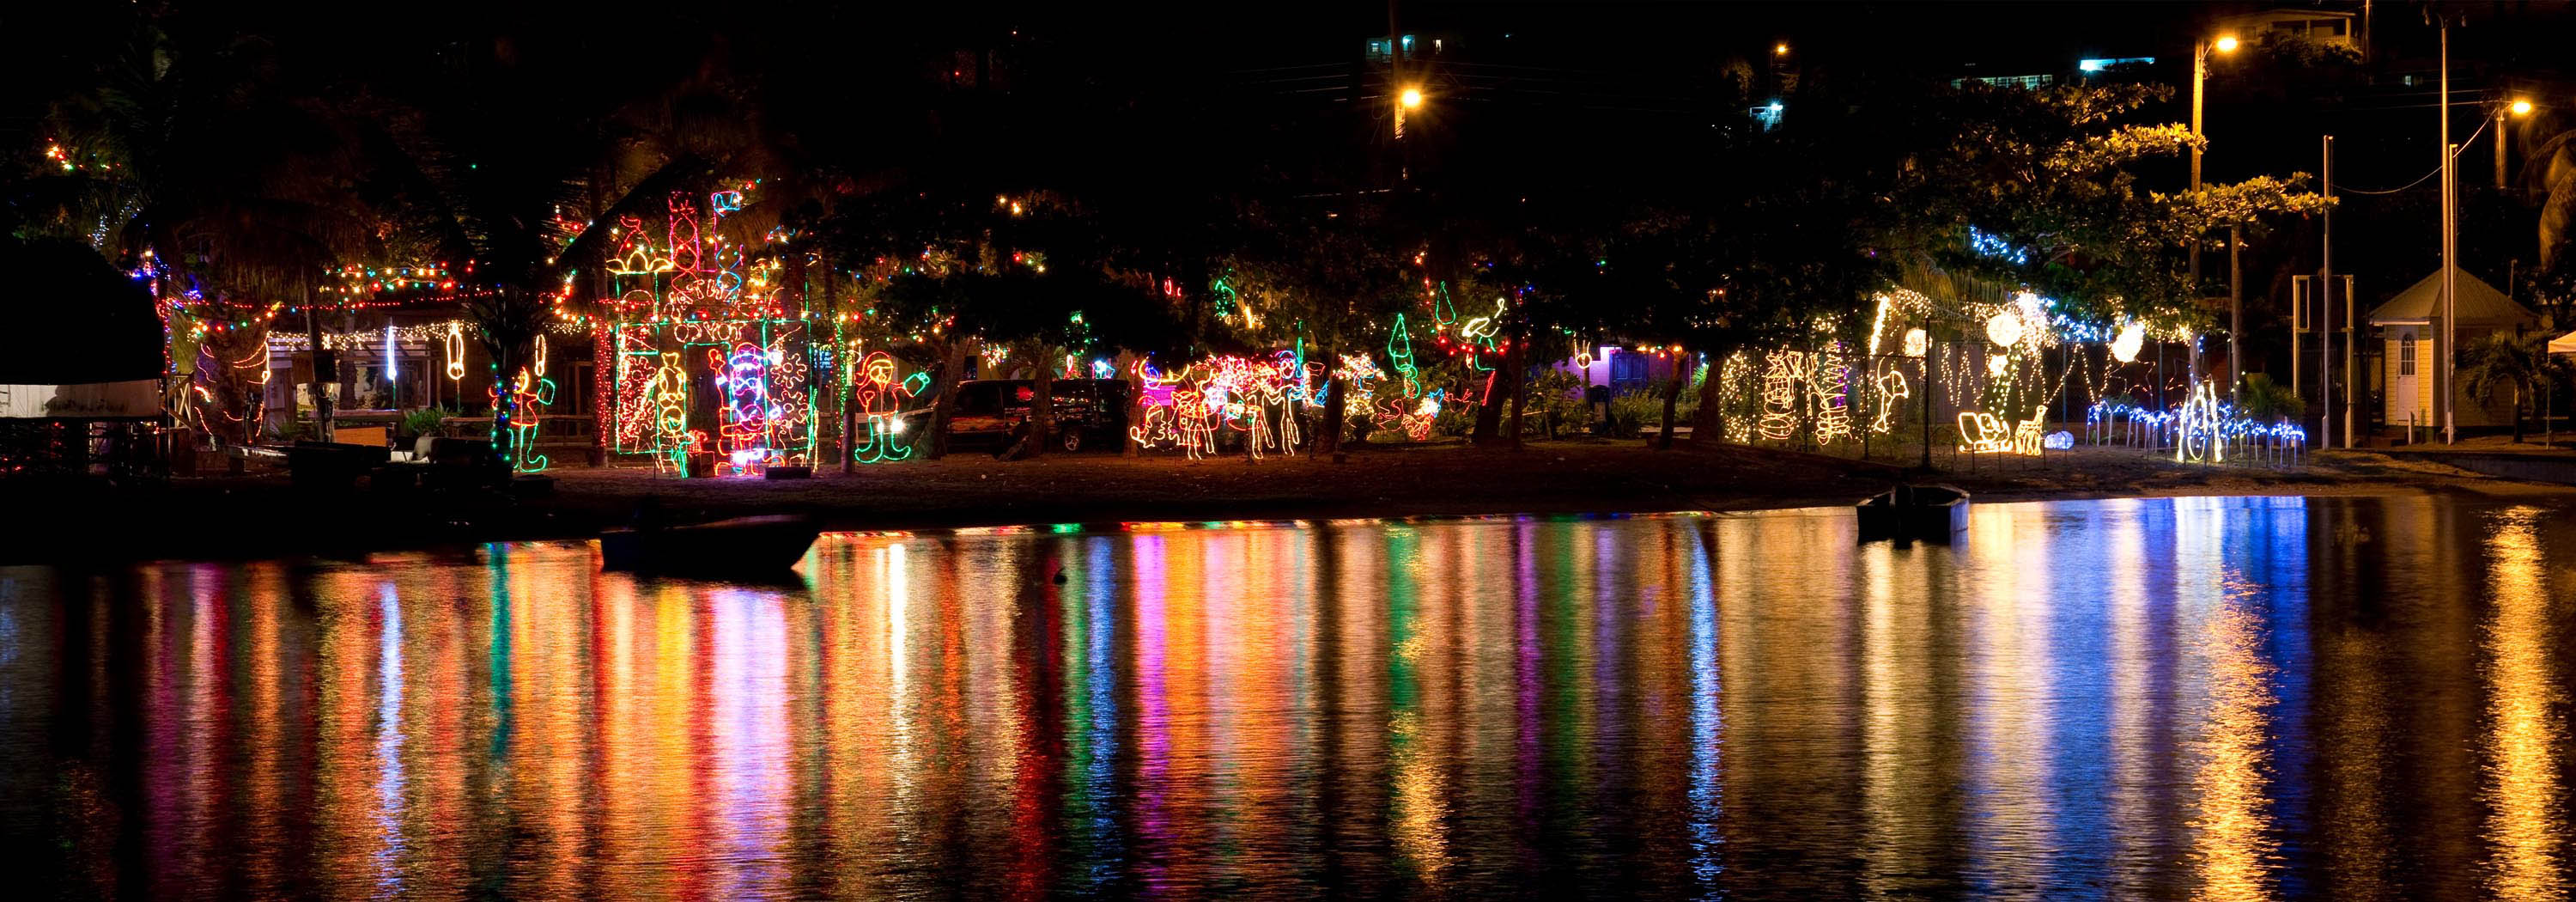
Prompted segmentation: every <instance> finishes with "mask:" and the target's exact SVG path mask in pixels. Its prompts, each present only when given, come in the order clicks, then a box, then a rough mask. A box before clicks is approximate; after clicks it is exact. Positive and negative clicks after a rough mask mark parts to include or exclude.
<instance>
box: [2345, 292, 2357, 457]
mask: <svg viewBox="0 0 2576 902" xmlns="http://www.w3.org/2000/svg"><path fill="white" fill-rule="evenodd" d="M2353 317H2354V313H2353V309H2352V277H2351V276H2345V277H2343V377H2344V378H2346V379H2350V380H2352V381H2353V383H2354V385H2347V386H2344V387H2343V446H2344V447H2346V448H2350V447H2352V430H2353V422H2354V418H2355V416H2356V413H2355V411H2357V410H2359V409H2360V407H2361V405H2360V404H2359V403H2358V402H2359V401H2360V395H2361V389H2359V388H2357V387H2356V386H2358V385H2359V384H2360V382H2361V376H2360V373H2361V345H2360V344H2359V343H2358V340H2357V339H2356V338H2355V337H2354V336H2353Z"/></svg>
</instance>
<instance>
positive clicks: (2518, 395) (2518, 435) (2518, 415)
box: [2513, 380, 2522, 445]
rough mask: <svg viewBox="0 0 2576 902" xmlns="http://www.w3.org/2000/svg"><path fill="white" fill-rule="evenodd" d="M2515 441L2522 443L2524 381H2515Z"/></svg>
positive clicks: (2515, 442)
mask: <svg viewBox="0 0 2576 902" xmlns="http://www.w3.org/2000/svg"><path fill="white" fill-rule="evenodd" d="M2513 443H2514V444H2517V445H2519V444H2522V382H2521V381H2519V380H2517V381H2515V382H2514V383H2513Z"/></svg>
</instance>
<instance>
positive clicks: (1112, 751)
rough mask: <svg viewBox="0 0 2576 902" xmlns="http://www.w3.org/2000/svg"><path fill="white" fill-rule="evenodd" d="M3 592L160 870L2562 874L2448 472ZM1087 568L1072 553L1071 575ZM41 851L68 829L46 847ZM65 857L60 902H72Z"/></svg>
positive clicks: (2105, 887) (2493, 512) (816, 878)
mask: <svg viewBox="0 0 2576 902" xmlns="http://www.w3.org/2000/svg"><path fill="white" fill-rule="evenodd" d="M806 570H807V573H808V575H809V581H810V585H811V588H810V589H804V588H778V587H754V586H726V585H716V584H708V583H695V582H683V581H638V580H633V579H627V578H624V577H620V576H603V575H600V574H598V573H597V572H595V565H594V563H593V561H592V552H591V551H590V549H589V547H588V546H587V545H578V544H562V545H556V544H539V545H522V546H511V547H496V548H493V549H490V550H488V551H486V552H485V553H483V554H482V555H481V556H479V557H476V558H472V559H456V558H432V557H406V556H390V557H384V558H380V559H377V560H374V561H371V562H368V563H365V564H315V565H303V564H283V563H252V564H222V565H216V564H169V565H156V566H148V567H142V568H138V569H134V570H129V571H120V572H112V573H105V574H88V575H67V574H62V573H57V572H53V571H49V570H45V569H41V568H17V569H0V577H5V579H6V581H5V583H0V762H5V764H4V765H0V835H5V837H6V841H7V844H8V845H9V846H10V847H11V848H12V849H13V850H16V851H17V852H19V853H21V854H16V855H12V856H11V858H12V859H14V860H18V861H20V862H21V864H20V865H19V866H17V867H18V870H17V873H16V874H14V875H13V879H14V880H15V881H16V882H18V883H19V884H20V885H21V887H22V888H23V887H24V886H26V885H27V884H28V883H29V882H30V881H33V882H37V883H50V884H59V885H60V886H59V889H61V890H63V891H64V892H65V893H68V894H70V895H74V896H123V897H131V898H143V897H154V898H183V897H194V898H272V897H290V898H294V897H303V898H331V899H357V898H380V897H394V898H448V897H459V896H506V897H515V898H530V899H548V898H565V899H581V898H597V897H632V898H674V899H746V898H790V897H814V896H839V897H847V898H870V899H881V898H907V897H947V896H961V895H962V896H968V897H995V896H1038V895H1081V894H1096V895H1145V896H1175V897H1193V896H1207V895H1215V894H1224V895H1227V896H1237V897H1245V898H1265V897H1305V896H1308V895H1311V894H1314V893H1316V892H1317V891H1319V890H1324V891H1333V892H1337V893H1342V894H1348V895H1361V896H1407V897H1468V896H1496V895H1566V894H1586V895H1613V896H1632V895H1635V896H1648V897H1736V898H1784V899H1806V898H1818V897H1844V896H1858V897H1953V896H2029V897H2047V898H2076V897H2107V898H2215V899H2232V898H2263V897H2299V896H2332V897H2336V898H2344V899H2372V898H2388V899H2397V898H2482V897H2499V896H2502V897H2515V896H2522V897H2563V896H2565V895H2566V894H2567V893H2568V888H2567V887H2568V885H2569V883H2570V882H2571V881H2576V848H2571V846H2570V843H2571V840H2570V836H2569V833H2568V831H2567V830H2566V829H2565V825H2566V823H2567V820H2568V817H2569V814H2570V811H2569V796H2570V794H2571V787H2570V782H2569V780H2570V777H2571V774H2570V773H2569V758H2570V756H2569V754H2568V752H2567V749H2566V746H2565V744H2564V741H2563V740H2564V736H2565V734H2566V732H2567V731H2568V729H2569V725H2568V722H2567V718H2568V698H2569V696H2568V686H2567V682H2568V679H2569V675H2570V674H2569V670H2570V668H2571V666H2576V661H2571V651H2576V645H2571V638H2572V637H2576V629H2571V624H2570V622H2569V618H2570V611H2571V608H2576V601H2571V599H2576V524H2571V522H2570V516H2569V514H2568V512H2567V511H2566V510H2565V509H2563V508H2556V507H2515V506H2506V505H2497V506H2481V505H2474V504H2467V503H2460V502H2452V501H2444V500H2439V499H2387V500H2352V501H2316V500H2309V501H2302V500H2300V499H2182V500H2153V501H2104V502H2077V503H2053V504H2022V505H1988V506H1981V507H1979V508H1977V509H1976V513H1975V518H1974V524H1973V527H1972V532H1971V534H1970V536H1969V539H1968V541H1967V542H1966V543H1965V544H1964V545H1962V546H1960V547H1957V548H1931V547H1918V548H1911V549H1893V548H1889V547H1887V546H1885V545H1883V544H1882V545H1874V546H1868V547H1859V548H1855V547H1854V546H1853V542H1852V524H1851V520H1850V516H1849V514H1848V512H1843V511H1830V510H1827V511H1803V512H1784V513H1776V514H1761V515H1742V516H1720V517H1706V518H1702V517H1671V518H1640V519H1630V520H1576V521H1546V520H1526V521H1512V520H1497V521H1470V522H1442V523H1424V524H1380V523H1374V522H1369V523H1349V524H1330V525H1328V524H1316V525H1313V526H1311V527H1307V528H1263V527H1255V528H1236V529H1207V530H1200V529H1191V530H1177V529H1175V530H1165V531H1140V532H1132V533H1115V534H1054V533H1049V532H1038V533H1024V534H998V535H969V536H957V537H908V538H879V537H838V538H832V539H827V540H826V542H825V543H824V544H822V545H821V546H819V547H818V548H817V550H816V552H815V553H814V555H813V556H812V557H811V558H809V560H808V562H807V564H806ZM1059 572H1060V573H1061V574H1062V576H1063V580H1062V582H1061V583H1059V582H1057V581H1056V580H1054V579H1053V578H1051V577H1052V576H1053V575H1055V574H1057V573H1059ZM27 852H34V853H37V854H36V855H34V856H29V855H26V854H23V853H27ZM52 889H55V887H46V890H47V892H46V893H45V895H51V894H52V893H51V890H52Z"/></svg>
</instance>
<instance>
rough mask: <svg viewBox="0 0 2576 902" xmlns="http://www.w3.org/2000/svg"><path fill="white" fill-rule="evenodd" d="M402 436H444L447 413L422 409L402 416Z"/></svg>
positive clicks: (430, 408)
mask: <svg viewBox="0 0 2576 902" xmlns="http://www.w3.org/2000/svg"><path fill="white" fill-rule="evenodd" d="M400 431H401V433H402V434H403V435H446V434H447V411H444V410H440V409H438V408H435V407H423V408H420V409H417V410H413V411H410V412H407V413H405V414H403V418H402V429H401V430H400Z"/></svg>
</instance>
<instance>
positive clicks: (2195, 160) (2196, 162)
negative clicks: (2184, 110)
mask: <svg viewBox="0 0 2576 902" xmlns="http://www.w3.org/2000/svg"><path fill="white" fill-rule="evenodd" d="M2208 81H2209V42H2207V41H2200V40H2195V41H2194V43H2193V45H2192V48H2191V138H2192V143H2191V190H2192V191H2193V192H2194V193H2197V192H2199V191H2200V145H2201V141H2202V138H2201V131H2200V95H2201V92H2202V86H2203V85H2204V84H2205V83H2207V82H2208ZM2188 256H2189V257H2190V263H2191V301H2192V306H2193V307H2195V308H2197V307H2199V306H2200V232H2199V231H2197V230H2194V231H2193V232H2192V234H2191V253H2190V254H2189V255H2188ZM2195 318H2196V317H2195ZM2159 362H2161V361H2159ZM2191 378H2192V381H2194V382H2197V381H2199V380H2200V343H2199V342H2196V341H2195V342H2193V343H2192V345H2191Z"/></svg>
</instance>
